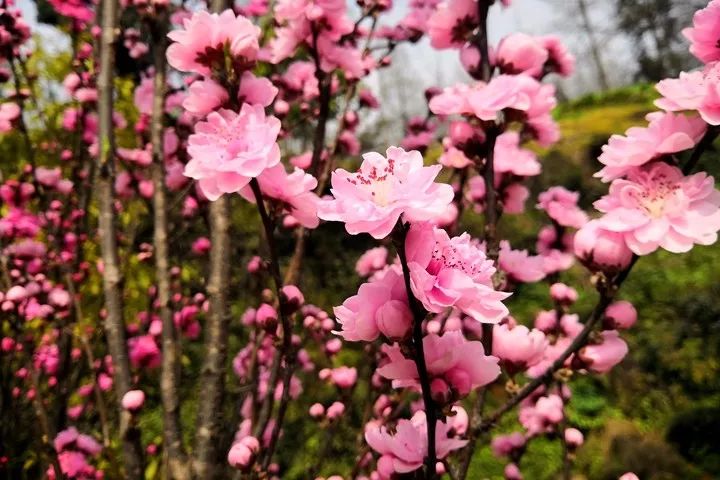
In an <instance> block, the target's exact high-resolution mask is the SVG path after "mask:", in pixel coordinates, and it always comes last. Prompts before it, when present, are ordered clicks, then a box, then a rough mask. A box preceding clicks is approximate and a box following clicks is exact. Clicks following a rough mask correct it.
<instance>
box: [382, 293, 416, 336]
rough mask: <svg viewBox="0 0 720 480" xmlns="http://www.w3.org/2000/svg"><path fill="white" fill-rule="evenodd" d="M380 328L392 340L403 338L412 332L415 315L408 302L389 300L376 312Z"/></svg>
mask: <svg viewBox="0 0 720 480" xmlns="http://www.w3.org/2000/svg"><path fill="white" fill-rule="evenodd" d="M375 321H376V323H377V326H378V329H379V330H380V331H381V332H382V334H383V335H385V336H386V337H387V338H389V339H390V340H402V339H404V338H405V337H406V336H407V335H408V333H409V332H410V328H411V327H412V321H413V315H412V312H411V311H410V307H409V306H408V305H407V303H406V302H403V301H400V300H389V301H388V302H386V303H385V304H384V305H383V306H381V307H380V308H379V309H378V310H377V312H376V313H375Z"/></svg>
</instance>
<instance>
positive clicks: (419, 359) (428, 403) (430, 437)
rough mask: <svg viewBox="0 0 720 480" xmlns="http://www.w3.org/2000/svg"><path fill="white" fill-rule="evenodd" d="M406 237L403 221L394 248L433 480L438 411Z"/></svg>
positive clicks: (395, 232)
mask: <svg viewBox="0 0 720 480" xmlns="http://www.w3.org/2000/svg"><path fill="white" fill-rule="evenodd" d="M406 237H407V226H406V225H403V223H402V221H398V224H397V225H396V226H395V229H394V230H393V237H392V241H393V245H394V246H395V250H396V251H397V254H398V257H399V258H400V264H401V265H402V271H403V277H404V279H405V290H406V291H407V296H408V302H409V303H410V309H411V310H412V312H413V317H414V322H413V331H412V346H413V353H414V356H413V360H414V361H415V365H416V366H417V370H418V376H419V377H420V388H421V389H422V397H423V403H424V404H425V415H426V419H427V447H428V451H427V456H426V457H425V467H426V470H427V472H426V477H425V478H428V479H434V478H435V477H436V464H437V456H436V453H435V429H436V427H437V422H438V415H437V407H436V405H435V402H434V400H433V398H432V392H431V390H430V376H429V375H428V370H427V364H426V363H425V351H424V348H423V331H422V322H423V320H424V319H425V316H426V315H427V312H426V311H425V309H424V308H423V306H422V305H421V304H420V302H418V300H417V298H415V296H414V295H413V292H412V289H411V287H410V269H409V268H408V262H407V256H406V255H405V238H406Z"/></svg>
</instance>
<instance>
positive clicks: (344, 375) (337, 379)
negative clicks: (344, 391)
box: [330, 366, 357, 388]
mask: <svg viewBox="0 0 720 480" xmlns="http://www.w3.org/2000/svg"><path fill="white" fill-rule="evenodd" d="M330 378H331V380H332V382H333V383H334V384H335V385H337V386H338V387H340V388H350V387H352V386H353V385H355V382H357V369H356V368H355V367H352V368H351V367H344V366H343V367H338V368H334V369H333V370H332V371H331V372H330Z"/></svg>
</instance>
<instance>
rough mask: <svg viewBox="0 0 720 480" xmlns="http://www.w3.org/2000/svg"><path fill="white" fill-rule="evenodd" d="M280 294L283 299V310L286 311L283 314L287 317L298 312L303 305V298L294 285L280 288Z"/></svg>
mask: <svg viewBox="0 0 720 480" xmlns="http://www.w3.org/2000/svg"><path fill="white" fill-rule="evenodd" d="M281 293H282V295H283V297H284V298H285V301H284V308H286V311H285V312H284V313H287V314H288V315H290V314H293V313H295V312H296V311H298V310H299V309H300V307H302V306H303V304H304V303H305V297H304V296H303V294H302V292H301V291H300V289H299V288H298V287H296V286H295V285H285V286H284V287H283V288H282V290H281Z"/></svg>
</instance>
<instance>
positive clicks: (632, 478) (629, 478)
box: [618, 472, 640, 480]
mask: <svg viewBox="0 0 720 480" xmlns="http://www.w3.org/2000/svg"><path fill="white" fill-rule="evenodd" d="M618 480H640V478H638V476H637V475H635V474H634V473H632V472H627V473H624V474H622V475H620V477H619V478H618Z"/></svg>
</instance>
